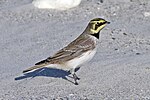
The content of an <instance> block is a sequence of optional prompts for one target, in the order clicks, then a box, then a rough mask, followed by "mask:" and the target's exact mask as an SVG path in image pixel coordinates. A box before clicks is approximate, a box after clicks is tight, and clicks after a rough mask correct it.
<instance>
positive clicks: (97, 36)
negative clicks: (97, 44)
mask: <svg viewBox="0 0 150 100" xmlns="http://www.w3.org/2000/svg"><path fill="white" fill-rule="evenodd" d="M91 35H92V36H94V37H96V38H97V39H99V32H98V33H94V34H91Z"/></svg>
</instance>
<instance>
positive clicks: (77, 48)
mask: <svg viewBox="0 0 150 100" xmlns="http://www.w3.org/2000/svg"><path fill="white" fill-rule="evenodd" d="M109 23H110V22H108V21H106V20H104V19H102V18H95V19H93V20H91V21H90V22H89V24H88V26H87V27H86V29H85V31H84V32H83V33H82V34H81V35H80V36H79V37H78V38H77V39H75V40H74V41H72V42H71V43H70V44H68V45H67V46H66V47H64V48H62V49H61V50H59V51H58V52H57V53H56V54H54V55H53V56H52V57H48V58H47V59H45V60H42V61H40V62H38V63H36V64H35V65H34V66H33V67H30V68H28V69H27V70H24V71H23V73H25V72H28V71H33V70H36V69H39V68H43V67H48V68H56V69H62V70H66V71H69V72H70V73H71V74H72V75H73V79H74V81H75V85H78V82H77V80H79V78H78V77H77V75H76V74H75V69H76V68H79V67H80V65H81V64H83V63H85V62H87V61H89V60H91V59H92V58H93V56H94V55H95V53H96V45H97V41H98V39H99V33H100V31H101V30H102V29H103V28H104V27H105V26H106V24H109Z"/></svg>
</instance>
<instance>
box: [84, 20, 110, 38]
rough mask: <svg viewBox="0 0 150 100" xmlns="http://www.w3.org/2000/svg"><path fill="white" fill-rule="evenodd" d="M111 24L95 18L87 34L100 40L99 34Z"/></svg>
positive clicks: (88, 27)
mask: <svg viewBox="0 0 150 100" xmlns="http://www.w3.org/2000/svg"><path fill="white" fill-rule="evenodd" d="M109 23H110V22H108V21H106V20H104V19H102V18H94V19H92V20H91V21H90V22H89V24H88V26H87V28H86V33H88V34H90V35H93V36H95V37H96V38H99V32H100V31H101V30H102V29H103V28H104V27H105V26H106V25H107V24H109Z"/></svg>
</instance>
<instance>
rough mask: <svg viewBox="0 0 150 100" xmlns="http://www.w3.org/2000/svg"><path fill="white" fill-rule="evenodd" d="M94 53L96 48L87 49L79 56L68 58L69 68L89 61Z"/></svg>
mask: <svg viewBox="0 0 150 100" xmlns="http://www.w3.org/2000/svg"><path fill="white" fill-rule="evenodd" d="M95 53H96V49H93V50H90V51H87V52H85V53H83V54H81V55H80V56H78V57H76V58H74V59H72V60H70V61H68V62H67V65H68V66H70V67H71V68H77V67H78V66H79V65H82V64H84V63H86V62H88V61H90V60H91V59H92V58H93V56H94V55H95Z"/></svg>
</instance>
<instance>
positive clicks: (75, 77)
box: [73, 73, 78, 85]
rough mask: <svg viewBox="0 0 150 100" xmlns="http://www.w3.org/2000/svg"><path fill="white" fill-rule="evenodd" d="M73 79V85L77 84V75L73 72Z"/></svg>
mask: <svg viewBox="0 0 150 100" xmlns="http://www.w3.org/2000/svg"><path fill="white" fill-rule="evenodd" d="M73 79H74V81H75V85H78V82H77V75H76V74H75V73H74V74H73Z"/></svg>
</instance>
